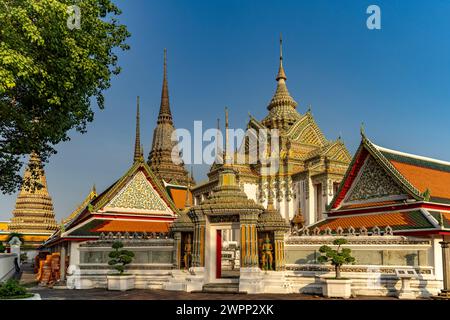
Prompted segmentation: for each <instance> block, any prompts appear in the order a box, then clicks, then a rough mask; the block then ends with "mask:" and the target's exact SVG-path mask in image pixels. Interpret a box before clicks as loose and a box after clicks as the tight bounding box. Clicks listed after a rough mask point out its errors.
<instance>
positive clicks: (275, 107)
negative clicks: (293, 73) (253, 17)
mask: <svg viewBox="0 0 450 320" xmlns="http://www.w3.org/2000/svg"><path fill="white" fill-rule="evenodd" d="M275 80H276V81H277V89H276V91H275V94H274V95H273V97H272V100H271V101H270V103H269V105H268V106H267V109H268V110H269V114H268V115H267V116H266V118H265V119H264V120H263V121H262V123H263V125H264V126H266V127H267V128H269V129H274V128H276V129H279V130H281V131H285V130H287V129H288V128H289V127H290V126H291V125H292V124H294V123H295V122H297V121H298V120H300V119H301V118H302V116H301V115H300V114H299V113H298V112H297V110H296V107H297V102H295V100H294V99H293V98H292V97H291V95H290V93H289V91H288V88H287V86H286V80H287V77H286V72H285V71H284V67H283V40H282V38H281V35H280V65H279V67H278V74H277V77H276V78H275Z"/></svg>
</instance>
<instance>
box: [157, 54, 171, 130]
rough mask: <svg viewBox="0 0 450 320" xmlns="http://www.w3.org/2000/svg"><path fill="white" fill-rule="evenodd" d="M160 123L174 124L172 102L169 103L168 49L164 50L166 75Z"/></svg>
mask: <svg viewBox="0 0 450 320" xmlns="http://www.w3.org/2000/svg"><path fill="white" fill-rule="evenodd" d="M159 123H169V124H173V121H172V112H171V111H170V102H169V85H168V83H167V49H164V75H163V86H162V92H161V105H160V107H159V116H158V124H159Z"/></svg>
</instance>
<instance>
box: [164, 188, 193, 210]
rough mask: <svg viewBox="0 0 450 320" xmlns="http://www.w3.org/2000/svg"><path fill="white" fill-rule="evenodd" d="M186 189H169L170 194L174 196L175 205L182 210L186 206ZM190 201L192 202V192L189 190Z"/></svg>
mask: <svg viewBox="0 0 450 320" xmlns="http://www.w3.org/2000/svg"><path fill="white" fill-rule="evenodd" d="M186 191H187V190H186V189H177V188H171V189H170V190H169V193H170V196H171V197H172V200H173V202H174V203H175V207H176V208H177V209H179V210H182V209H184V208H185V206H186ZM189 203H190V204H192V193H191V192H190V191H189Z"/></svg>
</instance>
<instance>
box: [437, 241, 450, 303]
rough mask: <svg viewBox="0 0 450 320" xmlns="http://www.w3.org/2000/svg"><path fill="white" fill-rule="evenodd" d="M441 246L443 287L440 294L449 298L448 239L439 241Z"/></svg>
mask: <svg viewBox="0 0 450 320" xmlns="http://www.w3.org/2000/svg"><path fill="white" fill-rule="evenodd" d="M439 244H440V245H441V248H442V265H443V266H442V267H443V268H442V271H443V274H444V279H443V282H444V288H443V289H442V290H441V293H440V294H439V295H440V296H445V297H448V298H450V261H449V259H450V254H449V244H450V242H449V241H445V240H444V241H441V242H439Z"/></svg>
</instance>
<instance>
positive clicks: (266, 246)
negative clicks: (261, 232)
mask: <svg viewBox="0 0 450 320" xmlns="http://www.w3.org/2000/svg"><path fill="white" fill-rule="evenodd" d="M261 251H262V259H261V262H262V268H263V270H273V268H272V264H273V255H272V251H273V246H272V244H271V243H270V239H269V234H268V233H266V239H265V241H264V243H263V245H262V248H261Z"/></svg>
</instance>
